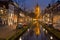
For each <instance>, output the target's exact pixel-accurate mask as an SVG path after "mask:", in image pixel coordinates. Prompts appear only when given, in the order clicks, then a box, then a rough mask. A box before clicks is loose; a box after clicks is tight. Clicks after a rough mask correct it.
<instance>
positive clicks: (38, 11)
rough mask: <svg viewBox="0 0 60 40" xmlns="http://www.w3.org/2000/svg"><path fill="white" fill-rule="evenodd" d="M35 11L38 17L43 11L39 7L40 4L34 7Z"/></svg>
mask: <svg viewBox="0 0 60 40" xmlns="http://www.w3.org/2000/svg"><path fill="white" fill-rule="evenodd" d="M34 13H35V15H36V17H35V18H38V17H39V15H40V13H41V10H40V7H39V5H38V4H37V5H36V7H35V9H34Z"/></svg>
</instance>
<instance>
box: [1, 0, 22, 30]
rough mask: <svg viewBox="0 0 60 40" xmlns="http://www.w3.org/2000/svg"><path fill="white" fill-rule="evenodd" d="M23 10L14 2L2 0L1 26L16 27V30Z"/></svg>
mask: <svg viewBox="0 0 60 40" xmlns="http://www.w3.org/2000/svg"><path fill="white" fill-rule="evenodd" d="M20 11H22V10H21V8H19V6H18V4H16V3H15V2H13V1H12V0H0V24H1V25H8V26H11V25H13V26H14V25H15V26H14V27H12V28H13V29H16V26H17V21H18V20H17V19H18V14H19V13H20Z"/></svg>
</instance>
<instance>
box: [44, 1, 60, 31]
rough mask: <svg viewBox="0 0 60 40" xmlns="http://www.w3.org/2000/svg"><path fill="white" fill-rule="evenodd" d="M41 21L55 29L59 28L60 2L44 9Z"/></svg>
mask: <svg viewBox="0 0 60 40" xmlns="http://www.w3.org/2000/svg"><path fill="white" fill-rule="evenodd" d="M43 16H44V17H43V20H44V22H45V23H47V24H48V23H49V24H53V27H54V28H56V29H59V28H60V25H59V24H60V1H57V2H56V3H54V4H52V5H50V4H49V6H48V7H46V9H45V10H44V15H43ZM59 30H60V29H59Z"/></svg>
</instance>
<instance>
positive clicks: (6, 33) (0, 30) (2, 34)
mask: <svg viewBox="0 0 60 40" xmlns="http://www.w3.org/2000/svg"><path fill="white" fill-rule="evenodd" d="M15 33H16V30H12V29H11V28H10V27H8V26H6V25H5V26H0V38H3V39H5V38H8V37H10V36H12V35H13V34H15Z"/></svg>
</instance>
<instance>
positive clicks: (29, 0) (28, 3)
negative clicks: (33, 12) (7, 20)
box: [14, 0, 56, 10]
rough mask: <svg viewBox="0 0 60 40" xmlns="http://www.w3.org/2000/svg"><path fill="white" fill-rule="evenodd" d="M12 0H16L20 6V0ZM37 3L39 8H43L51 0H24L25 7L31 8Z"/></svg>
mask: <svg viewBox="0 0 60 40" xmlns="http://www.w3.org/2000/svg"><path fill="white" fill-rule="evenodd" d="M14 1H15V2H17V3H18V4H19V5H20V7H21V2H22V0H19V1H17V0H14ZM55 1H56V0H55ZM37 3H38V4H39V6H40V8H41V9H42V10H43V9H45V8H46V7H47V6H48V4H49V3H51V0H37V2H36V1H35V0H25V3H24V5H25V8H26V9H33V8H34V7H35V6H36V4H37Z"/></svg>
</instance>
